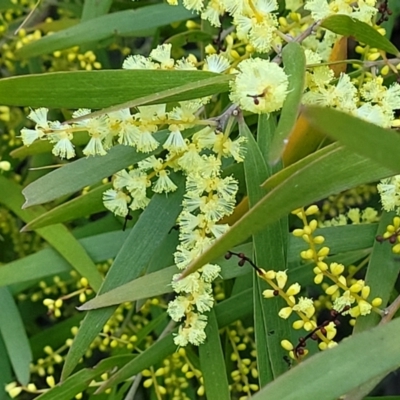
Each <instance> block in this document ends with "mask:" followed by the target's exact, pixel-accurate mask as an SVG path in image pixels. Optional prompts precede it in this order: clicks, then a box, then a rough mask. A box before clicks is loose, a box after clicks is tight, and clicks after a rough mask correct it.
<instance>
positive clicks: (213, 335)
mask: <svg viewBox="0 0 400 400" xmlns="http://www.w3.org/2000/svg"><path fill="white" fill-rule="evenodd" d="M205 332H206V335H207V338H206V340H205V342H204V343H203V344H202V345H200V346H199V357H200V364H201V370H202V372H203V378H204V386H205V389H206V396H207V399H208V400H229V399H230V398H231V396H230V392H229V385H228V378H227V376H226V366H225V360H224V355H223V352H222V346H221V339H220V336H219V332H218V322H217V318H216V316H215V311H214V310H211V312H210V313H208V321H207V326H206V329H205Z"/></svg>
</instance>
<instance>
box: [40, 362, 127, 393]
mask: <svg viewBox="0 0 400 400" xmlns="http://www.w3.org/2000/svg"><path fill="white" fill-rule="evenodd" d="M133 357H134V356H133V355H131V354H129V355H122V356H115V357H109V358H106V359H105V360H102V361H100V362H99V363H98V364H97V365H96V366H95V367H94V368H88V369H82V370H80V371H79V372H77V373H76V374H74V375H72V376H70V377H69V378H68V379H67V380H65V381H64V382H62V383H59V384H58V385H56V386H55V387H53V388H51V389H50V390H49V391H47V392H46V393H43V394H42V395H40V396H39V397H37V398H36V399H37V400H55V399H57V400H71V399H73V398H75V396H76V395H77V394H78V393H81V392H83V391H85V389H87V388H88V386H89V384H90V382H92V381H93V380H94V379H95V378H97V377H99V376H101V375H102V374H103V373H105V372H107V371H110V370H112V369H113V368H115V367H117V368H121V367H123V366H124V365H125V364H126V363H127V362H129V361H130V360H132V358H133Z"/></svg>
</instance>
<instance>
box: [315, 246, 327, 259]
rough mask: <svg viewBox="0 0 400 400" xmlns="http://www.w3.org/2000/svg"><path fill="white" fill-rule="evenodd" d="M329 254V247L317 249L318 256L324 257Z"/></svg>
mask: <svg viewBox="0 0 400 400" xmlns="http://www.w3.org/2000/svg"><path fill="white" fill-rule="evenodd" d="M328 254H329V247H326V246H325V247H322V248H321V249H320V250H318V253H317V255H318V257H326V256H327V255H328Z"/></svg>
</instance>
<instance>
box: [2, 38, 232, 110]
mask: <svg viewBox="0 0 400 400" xmlns="http://www.w3.org/2000/svg"><path fill="white" fill-rule="evenodd" d="M52 36H54V35H52ZM52 36H49V37H52ZM35 43H36V42H35ZM231 78H232V77H231V76H230V75H219V74H215V73H213V72H207V71H167V70H101V71H72V72H49V73H45V74H32V75H25V76H13V77H11V78H3V79H0V104H4V105H8V106H29V107H48V108H72V109H77V108H104V107H110V106H116V105H120V106H119V107H117V109H122V108H127V107H135V106H137V105H141V104H150V103H153V104H154V103H166V102H172V101H183V100H191V99H197V98H200V97H205V96H209V95H213V94H216V93H221V92H226V91H228V88H229V86H228V81H229V80H230V79H231ZM135 99H136V101H135ZM109 111H110V110H104V112H109ZM104 112H103V113H104Z"/></svg>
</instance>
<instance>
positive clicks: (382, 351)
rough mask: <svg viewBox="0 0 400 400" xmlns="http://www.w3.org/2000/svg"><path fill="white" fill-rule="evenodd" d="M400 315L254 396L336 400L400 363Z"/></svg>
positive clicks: (256, 398)
mask: <svg viewBox="0 0 400 400" xmlns="http://www.w3.org/2000/svg"><path fill="white" fill-rule="evenodd" d="M399 330H400V319H396V320H394V321H392V322H390V323H388V324H386V325H382V326H378V327H376V328H373V329H371V330H369V331H366V332H362V333H360V334H359V335H355V336H353V337H350V338H348V339H346V340H343V342H342V343H340V344H339V345H338V346H336V347H335V348H333V349H330V350H327V351H324V352H321V353H319V354H317V355H315V356H313V357H310V358H309V359H308V360H306V361H304V362H302V363H301V364H300V365H298V366H296V367H294V368H292V369H291V370H290V371H289V372H287V373H286V374H284V375H282V376H281V377H279V378H278V379H277V380H275V381H274V382H272V383H271V384H269V385H268V386H266V387H265V388H264V389H263V390H261V391H260V392H259V393H257V394H256V395H255V396H253V397H252V399H254V400H263V399H268V400H282V399H285V400H310V399H313V398H315V395H316V393H318V400H335V399H337V398H338V397H340V396H341V395H343V394H345V393H346V392H348V391H350V390H351V389H353V388H356V387H357V386H359V385H360V384H362V383H364V382H367V381H368V380H370V379H373V378H374V377H375V376H377V375H380V374H382V373H388V372H390V371H392V370H394V369H396V368H398V365H399V359H400V346H399V345H398V332H399ZM355 371H356V373H355Z"/></svg>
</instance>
